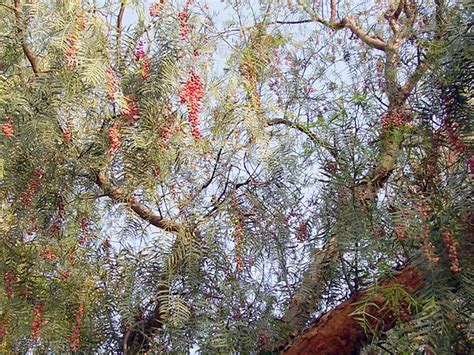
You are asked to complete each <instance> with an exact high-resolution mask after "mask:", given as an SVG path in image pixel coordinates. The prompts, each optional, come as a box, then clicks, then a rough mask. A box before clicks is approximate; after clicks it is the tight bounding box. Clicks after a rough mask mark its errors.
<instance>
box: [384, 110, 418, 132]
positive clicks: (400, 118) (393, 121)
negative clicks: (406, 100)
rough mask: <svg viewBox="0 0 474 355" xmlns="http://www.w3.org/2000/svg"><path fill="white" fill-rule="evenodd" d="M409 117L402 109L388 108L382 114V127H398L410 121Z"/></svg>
mask: <svg viewBox="0 0 474 355" xmlns="http://www.w3.org/2000/svg"><path fill="white" fill-rule="evenodd" d="M410 119H411V117H410V115H409V114H407V113H406V112H403V111H402V110H389V111H387V112H386V113H384V114H383V115H382V118H381V122H382V127H383V128H384V129H388V128H391V127H400V126H402V125H404V124H405V123H406V122H408V121H410Z"/></svg>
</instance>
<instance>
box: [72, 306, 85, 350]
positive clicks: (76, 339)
mask: <svg viewBox="0 0 474 355" xmlns="http://www.w3.org/2000/svg"><path fill="white" fill-rule="evenodd" d="M83 315H84V305H83V304H82V303H81V304H80V305H79V307H77V310H76V321H75V322H74V325H73V326H72V334H73V335H72V350H74V351H77V350H78V349H79V344H80V332H79V326H80V325H81V321H82V317H83Z"/></svg>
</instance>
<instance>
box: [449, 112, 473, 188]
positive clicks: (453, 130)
mask: <svg viewBox="0 0 474 355" xmlns="http://www.w3.org/2000/svg"><path fill="white" fill-rule="evenodd" d="M443 126H444V128H445V130H446V133H447V135H448V140H449V143H450V144H451V145H452V146H453V148H454V151H455V152H456V153H457V154H458V155H466V154H468V149H467V147H466V145H465V144H464V143H463V142H462V140H461V137H460V136H459V133H458V125H457V124H456V123H450V122H449V120H447V119H445V120H444V122H443ZM467 167H468V169H469V173H470V175H471V178H473V179H474V158H472V157H470V158H469V159H468V160H467Z"/></svg>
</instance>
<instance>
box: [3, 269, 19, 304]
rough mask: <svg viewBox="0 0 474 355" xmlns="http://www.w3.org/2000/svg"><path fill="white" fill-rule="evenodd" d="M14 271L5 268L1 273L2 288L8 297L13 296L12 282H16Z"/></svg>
mask: <svg viewBox="0 0 474 355" xmlns="http://www.w3.org/2000/svg"><path fill="white" fill-rule="evenodd" d="M16 280H17V277H16V273H15V272H14V271H13V270H7V271H6V272H5V273H4V274H3V289H4V291H5V294H6V295H7V298H8V299H10V300H11V299H12V297H13V284H14V283H15V282H16Z"/></svg>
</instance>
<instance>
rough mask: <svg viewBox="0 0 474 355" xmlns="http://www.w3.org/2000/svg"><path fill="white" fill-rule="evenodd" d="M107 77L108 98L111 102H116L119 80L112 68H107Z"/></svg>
mask: <svg viewBox="0 0 474 355" xmlns="http://www.w3.org/2000/svg"><path fill="white" fill-rule="evenodd" d="M105 75H106V77H105V85H106V87H107V98H108V99H109V100H111V101H114V100H115V97H116V95H117V91H118V88H119V80H118V78H117V74H116V73H115V71H114V70H113V69H112V67H107V70H106V72H105Z"/></svg>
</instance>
